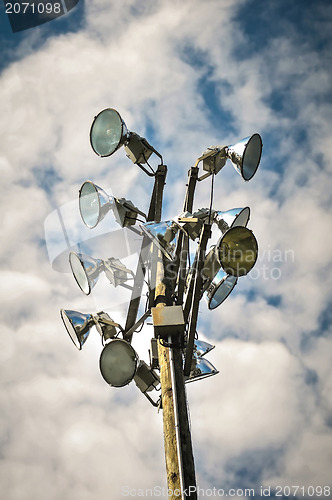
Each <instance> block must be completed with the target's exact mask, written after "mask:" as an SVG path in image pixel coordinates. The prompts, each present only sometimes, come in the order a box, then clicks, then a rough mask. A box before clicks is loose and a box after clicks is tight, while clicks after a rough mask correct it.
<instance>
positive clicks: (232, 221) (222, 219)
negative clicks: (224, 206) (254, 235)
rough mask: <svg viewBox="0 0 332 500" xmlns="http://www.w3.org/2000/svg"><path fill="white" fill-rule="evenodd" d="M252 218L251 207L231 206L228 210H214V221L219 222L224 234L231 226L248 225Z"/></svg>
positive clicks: (218, 224)
mask: <svg viewBox="0 0 332 500" xmlns="http://www.w3.org/2000/svg"><path fill="white" fill-rule="evenodd" d="M249 218H250V208H249V207H245V208H231V209H230V210H227V211H226V212H216V211H215V212H214V213H213V222H215V223H216V224H217V226H218V227H219V229H220V231H221V232H222V233H223V234H224V233H225V232H226V231H228V230H229V229H230V228H231V227H237V226H242V227H246V225H247V224H248V221H249Z"/></svg>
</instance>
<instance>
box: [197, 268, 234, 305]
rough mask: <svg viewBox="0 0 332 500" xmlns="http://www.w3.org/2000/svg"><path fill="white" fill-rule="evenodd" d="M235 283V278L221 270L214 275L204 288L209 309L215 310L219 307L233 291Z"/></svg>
mask: <svg viewBox="0 0 332 500" xmlns="http://www.w3.org/2000/svg"><path fill="white" fill-rule="evenodd" d="M236 283H237V277H236V276H232V275H231V274H227V273H225V271H223V270H222V269H220V270H219V271H218V272H217V273H216V275H215V276H214V278H213V279H212V280H211V281H207V282H206V284H205V287H204V288H205V292H204V296H205V298H206V300H207V303H208V307H209V309H211V310H212V309H216V307H218V306H220V304H221V303H222V302H224V300H226V299H227V297H228V295H229V294H230V293H231V292H232V291H233V289H234V287H235V285H236Z"/></svg>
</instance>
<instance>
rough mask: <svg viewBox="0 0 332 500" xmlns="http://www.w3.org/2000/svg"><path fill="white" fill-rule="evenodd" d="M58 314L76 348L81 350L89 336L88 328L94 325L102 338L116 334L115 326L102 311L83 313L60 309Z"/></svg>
mask: <svg viewBox="0 0 332 500" xmlns="http://www.w3.org/2000/svg"><path fill="white" fill-rule="evenodd" d="M60 315H61V318H62V321H63V323H64V325H65V328H66V330H67V332H68V334H69V336H70V338H71V340H72V341H73V342H74V344H75V346H76V347H77V349H79V350H81V349H82V346H83V344H84V343H85V341H86V339H87V338H88V336H89V333H90V330H91V328H92V327H93V326H95V327H96V328H97V330H98V332H99V333H100V335H101V336H102V337H103V338H104V339H110V338H113V337H115V336H116V335H117V331H116V326H118V327H119V325H118V324H117V323H114V322H113V320H112V319H111V318H110V317H109V315H108V314H107V313H105V312H103V311H101V312H99V313H96V314H83V313H80V312H78V311H71V310H65V309H61V310H60Z"/></svg>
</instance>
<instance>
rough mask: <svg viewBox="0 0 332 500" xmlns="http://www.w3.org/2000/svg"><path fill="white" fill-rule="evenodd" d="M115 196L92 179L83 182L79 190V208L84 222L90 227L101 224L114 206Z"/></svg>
mask: <svg viewBox="0 0 332 500" xmlns="http://www.w3.org/2000/svg"><path fill="white" fill-rule="evenodd" d="M112 202H113V197H112V198H111V197H110V196H108V194H107V193H105V191H104V190H103V189H102V188H100V187H99V186H97V185H96V184H94V183H93V182H91V181H86V182H84V183H83V184H82V186H81V188H80V191H79V208H80V214H81V217H82V220H83V222H84V224H85V225H86V226H87V227H89V228H90V229H92V228H94V227H96V226H97V224H99V222H100V221H101V220H103V218H104V217H105V215H106V214H107V212H108V211H109V210H110V209H111V208H112Z"/></svg>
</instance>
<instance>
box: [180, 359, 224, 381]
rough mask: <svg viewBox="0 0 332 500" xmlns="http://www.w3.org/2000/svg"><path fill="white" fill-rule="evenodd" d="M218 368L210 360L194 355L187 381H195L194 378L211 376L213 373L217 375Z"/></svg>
mask: <svg viewBox="0 0 332 500" xmlns="http://www.w3.org/2000/svg"><path fill="white" fill-rule="evenodd" d="M217 373H219V372H218V370H217V369H216V368H215V367H214V366H213V364H212V363H210V361H208V360H207V359H204V358H198V357H196V356H194V357H193V359H192V362H191V369H190V374H189V377H188V378H187V379H186V378H185V382H186V383H188V382H193V381H194V380H198V379H202V378H206V377H211V376H212V375H217Z"/></svg>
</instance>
